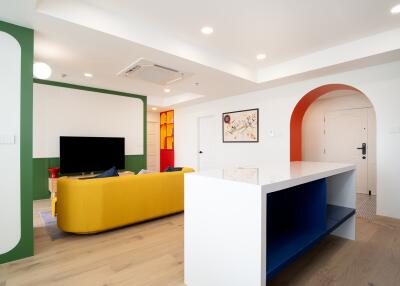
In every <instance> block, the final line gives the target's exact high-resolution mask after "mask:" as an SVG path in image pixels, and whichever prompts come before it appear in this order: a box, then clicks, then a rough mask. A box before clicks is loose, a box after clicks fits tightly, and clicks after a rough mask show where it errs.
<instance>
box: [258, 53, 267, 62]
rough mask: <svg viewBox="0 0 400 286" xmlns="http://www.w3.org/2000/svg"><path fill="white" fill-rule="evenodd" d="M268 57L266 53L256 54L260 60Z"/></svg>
mask: <svg viewBox="0 0 400 286" xmlns="http://www.w3.org/2000/svg"><path fill="white" fill-rule="evenodd" d="M266 57H267V55H266V54H258V55H257V56H256V59H257V60H259V61H261V60H265V58H266Z"/></svg>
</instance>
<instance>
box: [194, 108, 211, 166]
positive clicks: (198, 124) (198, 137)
mask: <svg viewBox="0 0 400 286" xmlns="http://www.w3.org/2000/svg"><path fill="white" fill-rule="evenodd" d="M215 117H216V116H215V115H205V116H199V117H197V144H196V145H197V146H196V155H197V156H196V157H197V170H199V171H201V169H200V153H199V151H200V135H201V134H200V120H202V119H206V118H215Z"/></svg>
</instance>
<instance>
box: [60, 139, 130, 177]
mask: <svg viewBox="0 0 400 286" xmlns="http://www.w3.org/2000/svg"><path fill="white" fill-rule="evenodd" d="M114 166H115V167H117V169H125V138H120V137H118V138H117V137H73V136H60V172H61V173H62V174H68V173H84V172H97V171H104V170H107V169H110V168H112V167H114Z"/></svg>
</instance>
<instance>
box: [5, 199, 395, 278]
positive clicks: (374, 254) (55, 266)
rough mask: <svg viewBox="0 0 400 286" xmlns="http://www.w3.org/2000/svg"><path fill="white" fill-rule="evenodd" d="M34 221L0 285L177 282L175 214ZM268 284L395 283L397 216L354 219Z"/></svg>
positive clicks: (179, 233) (179, 254) (179, 259)
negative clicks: (352, 228) (73, 223)
mask: <svg viewBox="0 0 400 286" xmlns="http://www.w3.org/2000/svg"><path fill="white" fill-rule="evenodd" d="M36 204H37V205H36V207H35V210H36V211H37V210H39V209H40V210H43V209H45V208H46V202H45V201H44V202H43V201H42V202H39V203H36ZM35 225H37V226H38V227H37V228H35V253H36V255H35V256H34V257H30V258H27V259H23V260H20V261H17V262H13V263H8V264H3V265H0V286H11V285H65V286H68V285H73V286H80V285H85V286H86V285H101V286H106V285H107V286H111V285H134V286H136V285H138V286H139V285H146V286H153V285H157V286H164V285H165V286H172V285H174V286H175V285H183V215H182V214H178V215H174V216H170V217H166V218H163V219H159V220H154V221H151V222H148V223H143V224H138V225H134V226H130V227H126V228H122V229H118V230H115V231H110V232H106V233H102V234H96V235H89V236H77V235H71V236H67V237H64V238H61V239H56V240H53V241H52V240H51V239H50V237H49V235H48V233H47V231H46V229H45V228H44V227H40V226H41V222H40V218H39V217H36V220H35ZM227 259H229V258H227ZM269 285H274V286H277V285H279V286H284V285H293V286H297V285H307V286H314V285H315V286H324V285H340V286H342V285H343V286H347V285H349V286H353V285H354V286H357V285H365V286H391V285H393V286H395V285H400V221H398V220H392V219H386V218H377V219H376V220H375V221H372V222H371V221H367V220H363V219H357V240H356V241H346V240H343V239H340V238H336V237H333V236H330V237H328V238H327V239H325V240H324V241H323V242H321V243H320V244H319V245H317V246H316V247H315V248H314V249H313V250H312V251H310V252H308V253H307V254H306V255H304V256H303V257H302V258H301V259H299V260H298V261H296V262H295V263H294V264H292V265H291V266H290V267H289V268H287V269H286V270H285V271H283V272H282V273H281V274H280V275H279V276H278V277H276V278H275V279H274V280H273V281H271V283H270V284H269ZM204 286H207V285H204ZM221 286H224V285H221ZM243 286H247V285H243Z"/></svg>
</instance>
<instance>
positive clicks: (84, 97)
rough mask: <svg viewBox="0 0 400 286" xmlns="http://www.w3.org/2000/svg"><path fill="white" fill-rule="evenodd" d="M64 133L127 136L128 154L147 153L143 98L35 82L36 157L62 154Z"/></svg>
mask: <svg viewBox="0 0 400 286" xmlns="http://www.w3.org/2000/svg"><path fill="white" fill-rule="evenodd" d="M60 136H98V137H125V154H126V155H141V154H143V101H142V100H140V99H137V98H131V97H126V96H118V95H112V94H105V93H98V92H91V91H84V90H78V89H71V88H64V87H57V86H50V85H43V84H34V89H33V157H34V158H50V157H59V138H60Z"/></svg>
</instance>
